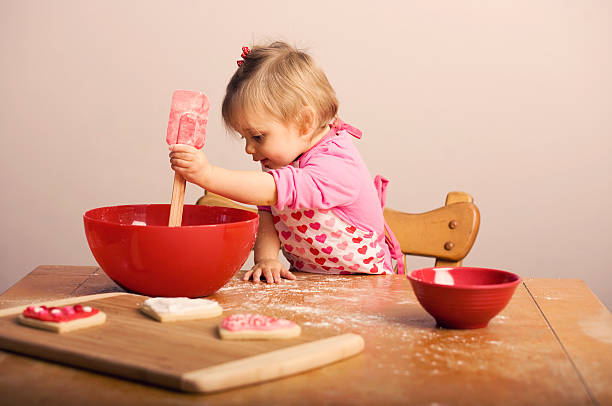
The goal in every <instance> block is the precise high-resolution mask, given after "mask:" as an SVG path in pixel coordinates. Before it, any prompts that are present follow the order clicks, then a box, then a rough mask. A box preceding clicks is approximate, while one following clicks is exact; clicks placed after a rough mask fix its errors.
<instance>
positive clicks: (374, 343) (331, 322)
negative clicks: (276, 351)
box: [0, 266, 612, 406]
mask: <svg viewBox="0 0 612 406" xmlns="http://www.w3.org/2000/svg"><path fill="white" fill-rule="evenodd" d="M297 276H298V280H297V281H285V282H284V283H282V284H280V285H267V284H264V283H259V284H253V283H251V282H248V283H247V282H242V281H240V280H239V279H233V280H232V281H230V282H229V283H228V284H227V285H226V286H225V287H223V288H222V289H221V290H220V291H219V292H217V293H216V294H215V295H213V296H211V298H212V299H215V300H217V301H219V303H220V304H221V305H222V306H223V307H224V308H226V309H228V310H251V311H257V312H266V310H268V311H269V309H274V312H275V314H280V315H281V316H284V317H288V318H291V319H293V320H295V321H296V322H298V323H300V324H302V325H303V326H310V327H316V328H320V329H326V330H328V331H329V332H330V333H342V332H356V333H359V334H361V335H362V336H363V338H364V339H365V343H366V348H365V350H364V352H363V353H362V354H360V355H358V356H356V357H353V358H350V359H348V360H345V361H341V362H339V363H336V364H332V365H329V366H327V367H324V368H321V369H317V370H313V371H310V372H307V373H304V374H300V375H296V376H292V377H289V378H285V379H281V380H276V381H272V382H268V383H263V384H259V385H254V386H248V387H243V388H239V389H234V390H229V391H226V392H221V393H215V394H210V395H196V394H188V393H179V392H173V391H170V390H166V389H163V388H158V387H154V386H147V385H144V384H140V383H136V382H130V381H125V380H121V379H118V378H114V377H110V376H106V375H102V374H97V373H94V372H88V371H85V370H81V369H76V368H72V367H68V366H62V365H59V364H54V363H49V362H45V361H41V360H37V359H33V358H29V357H25V356H21V355H17V354H12V353H7V352H0V404H7V405H38V404H41V405H43V404H44V405H53V404H57V405H92V404H100V405H105V404H106V405H113V406H119V405H133V404H142V405H145V404H146V405H162V404H164V405H167V404H173V405H187V404H189V405H191V404H207V405H208V404H210V405H217V404H219V405H232V404H249V405H259V404H261V405H276V404H288V405H296V404H364V405H365V404H385V405H391V404H402V405H475V404H503V405H512V404H530V405H539V404H543V405H544V404H545V405H582V404H595V405H607V404H612V315H611V314H610V312H609V311H608V310H607V309H606V308H605V307H604V306H603V305H602V304H601V303H600V302H599V300H598V299H597V298H596V297H595V296H594V295H593V293H592V292H591V291H590V290H589V289H588V287H587V286H586V285H585V284H584V282H582V281H580V280H576V279H527V280H525V281H524V283H523V284H521V285H520V286H519V288H518V289H517V291H516V293H515V295H514V297H513V298H512V300H511V302H510V303H509V305H508V306H507V307H506V309H505V310H504V311H503V312H502V313H500V315H498V316H497V317H496V318H494V319H493V320H492V321H491V323H490V324H489V326H488V327H487V328H484V329H478V330H446V329H441V328H436V326H435V322H434V320H433V319H432V318H431V317H430V316H429V315H428V314H427V313H426V312H425V311H424V310H423V309H422V308H421V307H420V305H419V304H418V302H417V301H416V299H415V296H414V294H413V292H412V289H411V287H410V284H409V282H408V281H407V280H406V279H405V277H402V276H398V275H393V276H324V275H312V274H298V275H297ZM113 291H121V288H119V287H118V286H117V285H115V284H114V283H113V282H112V281H111V280H110V279H108V277H107V276H106V275H105V274H104V273H103V272H102V271H101V270H100V269H99V268H96V267H74V266H40V267H38V268H36V269H35V270H34V271H32V272H31V273H30V274H29V275H27V276H26V277H25V278H23V279H22V280H21V281H19V282H18V283H17V284H15V285H14V286H13V287H11V288H10V289H8V290H7V291H6V292H5V293H4V294H3V295H1V296H0V308H7V307H13V306H18V305H23V304H28V303H34V302H44V301H47V300H52V299H61V298H66V297H72V296H81V295H87V294H95V293H104V292H113Z"/></svg>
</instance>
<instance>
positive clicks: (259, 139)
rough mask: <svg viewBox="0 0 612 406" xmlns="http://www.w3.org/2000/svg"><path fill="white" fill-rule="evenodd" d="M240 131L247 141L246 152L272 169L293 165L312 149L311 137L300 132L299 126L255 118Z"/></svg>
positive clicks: (254, 159)
mask: <svg viewBox="0 0 612 406" xmlns="http://www.w3.org/2000/svg"><path fill="white" fill-rule="evenodd" d="M247 122H248V125H247V126H246V128H244V129H242V130H241V131H240V134H241V135H242V138H244V139H245V141H246V146H245V148H244V150H245V152H246V153H247V154H249V155H251V156H252V157H253V161H257V162H261V164H262V165H263V166H265V167H266V168H270V169H278V168H282V167H283V166H287V165H289V164H291V163H292V162H293V161H295V160H296V159H297V157H298V156H300V154H302V153H304V152H306V151H308V149H309V148H310V142H309V137H308V136H307V135H305V134H302V133H301V132H300V129H299V126H298V125H297V124H282V123H279V122H278V121H275V120H270V119H265V118H255V119H252V120H248V121H247Z"/></svg>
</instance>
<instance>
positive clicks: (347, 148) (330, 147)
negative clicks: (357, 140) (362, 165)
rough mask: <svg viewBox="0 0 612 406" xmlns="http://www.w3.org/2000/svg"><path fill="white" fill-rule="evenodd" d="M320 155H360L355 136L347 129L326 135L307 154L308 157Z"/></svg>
mask: <svg viewBox="0 0 612 406" xmlns="http://www.w3.org/2000/svg"><path fill="white" fill-rule="evenodd" d="M318 155H332V156H338V157H347V158H351V157H354V156H359V152H358V151H357V148H356V147H355V144H354V143H353V136H351V135H350V134H349V133H348V132H346V131H340V132H339V133H338V134H333V135H331V136H326V137H325V138H324V139H322V140H321V141H320V142H319V143H318V144H317V145H315V146H314V147H313V148H312V149H311V150H310V151H308V153H307V154H305V156H306V157H311V156H312V157H316V156H318Z"/></svg>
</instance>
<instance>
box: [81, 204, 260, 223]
mask: <svg viewBox="0 0 612 406" xmlns="http://www.w3.org/2000/svg"><path fill="white" fill-rule="evenodd" d="M134 206H170V204H168V203H165V204H163V203H159V204H122V205H118V206H102V207H96V208H94V209H90V210H87V211H86V212H85V213H84V214H83V221H89V222H92V223H98V224H107V225H108V224H111V225H113V226H116V227H125V228H131V227H138V228H139V229H140V228H142V227H143V226H142V225H137V224H121V223H113V222H108V221H102V220H98V219H95V218H92V217H91V215H89V214H90V213H91V212H92V211H94V210H101V209H110V208H119V207H134ZM185 206H199V207H212V208H215V209H222V210H228V211H245V212H247V213H249V215H251V214H252V215H253V217H252V218H250V219H248V220H242V221H233V222H231V223H219V224H198V225H193V226H181V227H180V228H198V227H207V228H216V227H226V228H227V227H238V226H239V225H240V224H244V223H250V222H254V221H258V219H259V216H258V215H257V213H254V212H250V211H249V210H243V209H238V208H234V207H224V206H204V205H199V204H186V205H185ZM144 227H147V228H149V229H151V228H154V229H162V228H170V229H173V228H176V229H180V228H179V227H170V226H152V225H146V226H144Z"/></svg>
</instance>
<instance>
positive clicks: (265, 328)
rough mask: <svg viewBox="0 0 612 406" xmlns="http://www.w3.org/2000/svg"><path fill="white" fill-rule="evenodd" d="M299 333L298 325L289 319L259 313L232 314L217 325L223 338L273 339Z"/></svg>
mask: <svg viewBox="0 0 612 406" xmlns="http://www.w3.org/2000/svg"><path fill="white" fill-rule="evenodd" d="M300 333H301V328H300V326H298V325H297V324H295V323H294V322H292V321H290V320H285V319H275V318H274V317H268V316H263V315H261V314H232V315H231V316H227V317H226V318H225V319H223V322H222V323H221V326H219V334H220V335H221V338H223V339H224V340H273V339H281V338H293V337H297V336H299V335H300Z"/></svg>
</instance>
